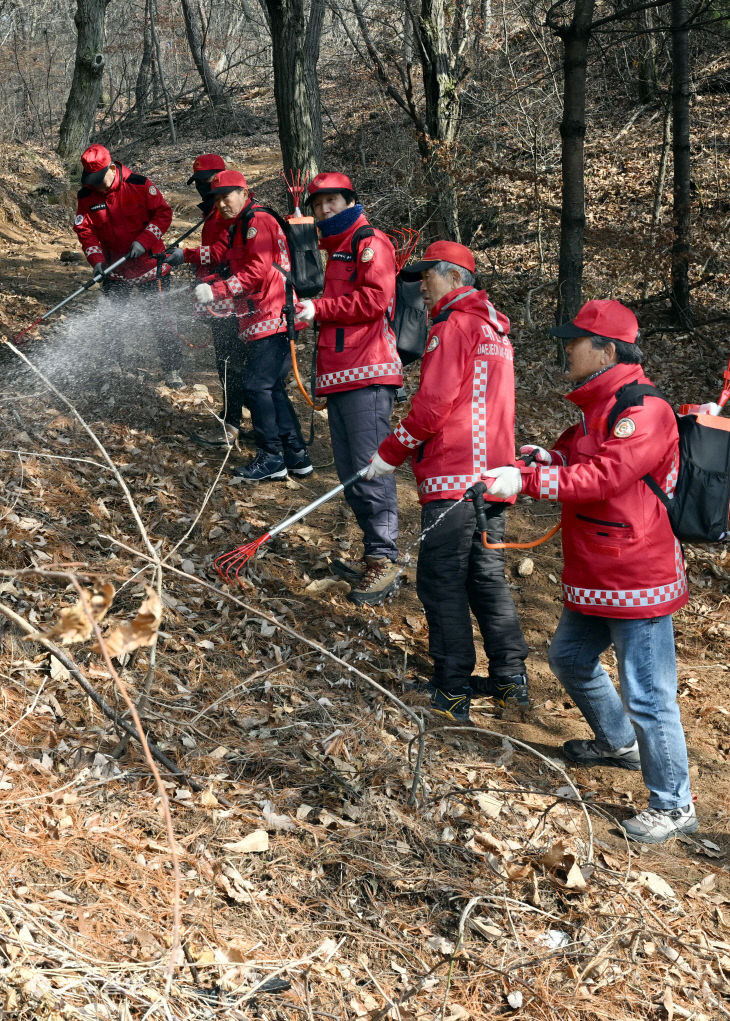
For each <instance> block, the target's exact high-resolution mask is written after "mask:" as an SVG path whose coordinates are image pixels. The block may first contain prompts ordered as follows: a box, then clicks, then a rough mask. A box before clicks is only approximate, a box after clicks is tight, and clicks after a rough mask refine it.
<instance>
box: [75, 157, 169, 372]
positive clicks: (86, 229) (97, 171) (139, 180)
mask: <svg viewBox="0 0 730 1021" xmlns="http://www.w3.org/2000/svg"><path fill="white" fill-rule="evenodd" d="M81 165H82V166H83V168H84V169H83V173H82V175H81V183H82V185H83V187H82V188H81V190H80V191H79V193H78V207H77V211H76V219H75V220H74V230H75V231H76V234H77V235H78V238H79V241H80V242H81V247H82V248H83V250H84V255H85V256H86V258H87V259H88V260H89V263H90V264H91V266H92V267H93V270H94V274H95V275H96V274H98V273H101V272H102V271H103V270H104V269H105V268H106V267H107V266H108V265H111V264H112V263H114V262H116V261H117V260H118V259H120V258H121V257H122V256H126V257H127V261H126V262H124V263H122V265H121V266H118V267H117V269H115V270H114V271H113V273H110V274H109V275H108V276H105V277H104V284H103V286H104V290H105V291H106V292H107V293H108V294H109V295H110V296H112V297H113V298H114V299H115V300H120V301H123V302H125V303H126V302H127V301H128V300H129V299H130V298H131V297H132V295H133V294H141V295H145V296H147V295H150V294H151V292H153V291H154V292H157V290H158V279H157V260H155V259H154V258H152V255H154V254H155V253H161V252H163V251H164V249H165V246H164V243H163V241H162V238H163V236H164V234H165V231H166V230H167V229H168V227H169V226H170V223H171V222H172V210H171V209H170V207H169V206H168V204H167V202H165V200H164V198H163V197H162V194H161V193H160V190H159V189H158V188H157V187H155V185H154V184H153V183H152V181H150V180H149V179H148V178H146V177H144V176H143V175H142V174H135V173H133V172H132V171H131V170H129V168H128V167H125V166H123V165H122V164H121V163H114V162H112V158H111V155H110V153H109V150H108V149H106V148H105V147H104V146H103V145H91V146H89V148H88V149H87V150H86V152H84V153H83V155H82V156H81ZM169 273H170V268H169V266H164V265H163V266H162V276H161V279H160V281H159V282H160V284H161V287H162V288H163V289H166V288H167V287H169V284H170V279H169ZM148 321H149V328H150V329H151V330H152V332H153V333H154V334H155V338H156V340H157V348H158V352H159V356H160V362H161V364H162V371H163V373H164V377H165V382H166V383H167V385H168V386H171V387H174V388H176V389H177V388H179V387H181V386H183V381H182V379H181V378H180V372H179V370H180V366H181V364H182V350H181V347H180V341H179V339H178V337H177V336H176V334H175V332H174V331H173V330H171V329H170V328H169V327H168V326H167V325H166V324H164V323H163V322H162V321H161V318H160V315H159V309H158V307H157V306H155V308H154V311H152V314H151V315H150V316H149V320H148ZM112 347H113V348H116V349H117V350H118V349H119V348H118V339H117V338H115V339H114V340H113V342H112Z"/></svg>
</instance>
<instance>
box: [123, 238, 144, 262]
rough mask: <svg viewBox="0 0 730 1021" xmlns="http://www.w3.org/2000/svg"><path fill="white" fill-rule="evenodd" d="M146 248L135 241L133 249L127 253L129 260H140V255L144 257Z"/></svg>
mask: <svg viewBox="0 0 730 1021" xmlns="http://www.w3.org/2000/svg"><path fill="white" fill-rule="evenodd" d="M144 253H145V247H144V245H141V244H140V243H139V241H133V242H132V247H131V248H130V249H129V251H128V252H127V258H128V259H139V257H140V255H144Z"/></svg>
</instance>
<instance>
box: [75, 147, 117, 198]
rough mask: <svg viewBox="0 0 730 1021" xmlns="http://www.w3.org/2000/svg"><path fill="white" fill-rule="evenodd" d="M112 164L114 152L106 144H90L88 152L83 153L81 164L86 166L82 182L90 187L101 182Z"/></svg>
mask: <svg viewBox="0 0 730 1021" xmlns="http://www.w3.org/2000/svg"><path fill="white" fill-rule="evenodd" d="M111 165H112V154H111V153H110V152H109V150H108V149H107V147H106V146H105V145H90V146H89V148H88V149H87V150H86V152H83V153H82V154H81V166H82V167H83V168H84V170H83V173H82V174H81V183H82V184H84V185H86V186H87V187H88V188H93V187H94V186H95V185H97V184H101V182H102V181H103V180H104V174H105V173H106V172H107V170H108V169H109V167H110V166H111Z"/></svg>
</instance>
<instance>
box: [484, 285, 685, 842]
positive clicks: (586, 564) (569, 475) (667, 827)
mask: <svg viewBox="0 0 730 1021" xmlns="http://www.w3.org/2000/svg"><path fill="white" fill-rule="evenodd" d="M638 331H639V325H638V323H637V321H636V317H635V316H634V314H633V312H631V310H630V309H628V308H626V306H625V305H622V304H621V303H620V302H618V301H609V300H599V301H589V302H587V304H585V305H584V306H583V307H582V308H581V310H580V311H579V312H578V314H577V315H576V317H575V319H573V321H572V323H567V324H565V325H563V326H558V327H555V328H554V329H552V330H550V332H551V333H552V334H553V335H554V336H556V337H561V338H563V339H564V340H566V341H567V347H566V352H567V357H568V374H569V376H570V379H571V380H572V381H573V384H574V386H573V389H572V390H571V392H570V393H569V394H568V395H567V399H568V400H569V401H571V402H572V403H573V404H575V405H576V406H577V407H578V409H579V411H580V418H581V421H580V423H579V424H578V425H574V426H572V427H571V428H570V429H568V430H567V431H566V432H564V433H563V434H562V436H560V438H559V439H558V441H557V442H556V444H555V447H554V448H553V449H552V450H545V449H543V448H542V447H535V446H528V447H522V448H521V451H520V452H521V453H525V452H528V451H529V452H531V453H534V454H536V455H537V466H533V467H529V468H522V469H519V470H518V469H517V468H515V467H512V466H510V465H507V464H505V465H504V466H502V467H500V468H497V469H495V470H493V471H491V472H490V473H489V474H490V475H491V476H494V478H495V479H496V481H495V482H494V483H493V484H492V485H490V487H489V489H488V492H490V493H492V494H493V495H495V496H501V497H502V498H509V497H513V496H514V495H515V494H516V493H518V492H523V493H526V494H527V495H528V496H532V497H534V498H535V499H538V500H559V501H560V502H561V504H562V537H563V558H564V562H565V563H564V568H563V599H564V603H565V608H564V610H563V614H562V616H561V618H560V623H559V625H558V629H557V631H556V632H555V636H554V637H553V640H552V642H551V644H550V652H549V662H550V667H551V669H552V670H553V672H554V673H555V675H556V676H557V677H558V678H559V680H560V681H561V682H562V684H563V685H564V687H565V689H566V691H567V692H568V694H569V695H570V696H571V698H572V699H573V700H574V702H575V703H576V705H577V706H578V708H579V709H580V711H581V712H582V713H583V715H584V717H585V719H586V721H587V722H588V724H589V726H590V727H591V730H592V731H593V734H594V737H593V739H592V740H573V741H567V742H566V743H565V744H564V745H563V751H564V753H565V756H566V758H568V759H569V760H570V761H571V762H575V763H577V764H579V765H583V766H593V765H607V766H620V767H623V768H624V769H634V770H639V769H640V770H641V772H642V774H643V777H644V782H645V783H646V785H647V787H648V788H649V808H648V809H647V810H646V811H644V812H640V813H639V814H638V815H637V816H634V817H633V818H631V819H628V820H626V821H625V822H623V823H622V824H621V825H622V826H623V828H624V830H625V831H626V833H627V834H628V835H629V836H630V837H632V838H633V839H635V840H640V841H642V842H644V843H649V844H657V843H661V842H662V841H664V840H666V839H667V838H668V837H671V836H675V835H676V834H677V833H694V832H695V831H696V830H697V826H698V824H697V817H696V814H695V809H694V805H693V803H692V795H691V793H690V785H689V769H688V765H687V746H686V742H685V737H684V731H683V730H682V722H681V719H680V715H679V707H678V705H677V667H676V662H675V654H674V631H673V627H672V613H673V612H674V611H675V610H678V609H680V607H682V606H684V605H685V603H686V602H687V579H686V577H685V572H684V561H683V557H682V549H681V546H680V545H679V542H678V541H677V539H676V538H675V536H674V533H673V532H672V529H671V526H670V524H669V518H668V516H667V513H666V510H665V509H664V506H663V505H662V504H661V503H660V501H659V499H658V498H657V497H656V496H655V495H654V493H653V492H652V491H651V489H650V488H649V486H648V485H647V484H646V483H645V482H644V481H643V476H644V475H651V476H652V477H653V478H654V479H655V481H656V482H657V484H658V485H659V486H661V488H662V489H663V490H664V491H665V492H666V493H667V494H668V495H671V493H672V491H673V489H674V485H675V482H676V478H677V470H678V464H679V445H678V433H677V425H676V420H675V417H674V413H673V411H672V409H671V408H670V406H669V405H668V404H667V402H666V401H665V400H663V399H661V398H659V397H656V396H642V395H640V394H638V393H637V394H636V395H635V397H634V398H633V399H635V401H636V404H635V406H633V404H632V406H629V407H626V408H625V409H624V410H623V411H622V412H621V414H620V416H618V417H617V418H616V421H614V422H612V423H611V419H610V418H609V416H610V413H611V409H612V408H613V407H614V405H615V404H616V393H617V391H618V390H619V388H621V387H624V386H628V385H632V384H639V385H647V384H649V380H648V379H647V378H646V376H645V375H644V372H643V370H642V368H641V365H640V360H641V351H640V350H639V348H638V345H637V343H636V341H637V337H638ZM610 645H613V647H614V650H615V652H616V660H617V664H618V678H619V687H620V691H621V695H620V697H619V694H618V692H617V691H616V689H615V688H614V686H613V684H612V682H611V679H610V677H609V676H608V674H607V673H606V671H605V670H604V668H603V667H602V666H601V663H600V656H601V654H602V653H603V652H605V651H606V649H607V648H608V647H609V646H610Z"/></svg>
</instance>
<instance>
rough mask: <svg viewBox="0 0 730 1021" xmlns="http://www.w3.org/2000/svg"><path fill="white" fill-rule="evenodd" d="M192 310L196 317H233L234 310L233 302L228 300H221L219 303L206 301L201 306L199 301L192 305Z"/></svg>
mask: <svg viewBox="0 0 730 1021" xmlns="http://www.w3.org/2000/svg"><path fill="white" fill-rule="evenodd" d="M193 310H194V311H195V312H196V313H197V314H198V315H211V314H216V315H229V316H230V315H233V313H234V311H235V310H234V308H233V302H232V301H231V299H230V298H221V299H220V301H208V302H206V303H205V304H203V303H202V302H200V301H196V302H195V303H194V305H193Z"/></svg>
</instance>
